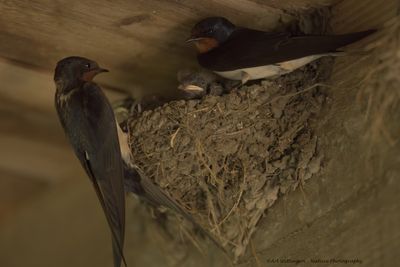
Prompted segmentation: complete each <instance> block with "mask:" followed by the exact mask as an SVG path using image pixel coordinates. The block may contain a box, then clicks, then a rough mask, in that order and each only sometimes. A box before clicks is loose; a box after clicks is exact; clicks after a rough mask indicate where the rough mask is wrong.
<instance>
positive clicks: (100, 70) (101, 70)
mask: <svg viewBox="0 0 400 267" xmlns="http://www.w3.org/2000/svg"><path fill="white" fill-rule="evenodd" d="M95 70H96V72H97V73H102V72H110V71H109V70H108V69H103V68H97V69H95Z"/></svg>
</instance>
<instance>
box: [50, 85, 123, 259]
mask: <svg viewBox="0 0 400 267" xmlns="http://www.w3.org/2000/svg"><path fill="white" fill-rule="evenodd" d="M56 107H57V111H58V114H59V117H60V120H61V123H62V125H63V127H64V130H65V132H66V134H67V136H68V138H69V140H70V142H71V144H72V146H73V148H74V150H75V153H76V155H77V157H78V158H79V160H80V162H81V164H82V166H83V167H84V169H85V171H86V173H87V174H88V176H89V178H90V180H91V181H92V183H93V186H94V189H95V191H96V194H97V196H98V198H99V201H100V203H101V206H102V208H103V210H104V213H105V215H106V218H107V221H108V224H109V226H110V229H111V233H112V240H113V251H114V266H116V267H119V266H120V265H121V259H122V260H124V262H125V259H124V256H123V252H122V249H123V244H124V232H125V192H124V187H123V178H124V176H123V175H124V174H123V163H122V159H121V152H120V147H119V142H118V135H117V129H116V122H115V118H114V113H113V110H112V108H111V106H110V104H109V103H108V101H107V99H106V97H105V96H104V94H103V92H102V91H101V90H100V88H99V87H98V86H97V85H96V84H94V83H86V84H85V85H84V87H83V88H80V89H77V90H75V91H74V92H72V93H71V94H70V95H69V97H68V98H67V100H66V101H65V102H64V103H63V102H60V101H57V102H56ZM125 265H126V263H125Z"/></svg>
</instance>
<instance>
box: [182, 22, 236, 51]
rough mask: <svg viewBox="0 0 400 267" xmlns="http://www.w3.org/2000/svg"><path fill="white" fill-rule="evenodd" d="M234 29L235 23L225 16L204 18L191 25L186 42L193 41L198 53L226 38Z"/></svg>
mask: <svg viewBox="0 0 400 267" xmlns="http://www.w3.org/2000/svg"><path fill="white" fill-rule="evenodd" d="M235 29H236V27H235V25H234V24H233V23H232V22H230V21H229V20H227V19H226V18H223V17H209V18H205V19H203V20H201V21H200V22H198V23H197V24H196V25H195V26H194V27H193V29H192V32H191V35H190V38H189V39H188V40H187V42H193V43H194V44H195V45H196V47H197V49H198V50H199V52H200V53H205V52H208V51H209V50H211V49H213V48H215V47H217V46H219V45H220V44H222V43H223V42H225V41H226V40H228V38H229V36H230V35H231V34H232V32H233V31H234V30H235Z"/></svg>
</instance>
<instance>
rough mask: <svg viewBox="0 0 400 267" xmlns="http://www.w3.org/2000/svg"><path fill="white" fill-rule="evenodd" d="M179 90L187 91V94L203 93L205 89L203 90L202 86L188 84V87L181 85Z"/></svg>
mask: <svg viewBox="0 0 400 267" xmlns="http://www.w3.org/2000/svg"><path fill="white" fill-rule="evenodd" d="M178 89H179V90H182V91H185V92H203V91H204V89H203V88H201V87H200V86H197V85H194V84H188V85H183V84H181V85H179V86H178Z"/></svg>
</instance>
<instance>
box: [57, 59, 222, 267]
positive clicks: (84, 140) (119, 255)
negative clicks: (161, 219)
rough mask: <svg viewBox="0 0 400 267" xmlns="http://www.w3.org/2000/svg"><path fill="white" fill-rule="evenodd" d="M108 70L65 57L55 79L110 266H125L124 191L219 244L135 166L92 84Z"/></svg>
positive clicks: (109, 111)
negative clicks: (100, 218)
mask: <svg viewBox="0 0 400 267" xmlns="http://www.w3.org/2000/svg"><path fill="white" fill-rule="evenodd" d="M106 71H107V70H105V69H102V68H100V67H99V65H98V64H97V63H96V62H94V61H92V60H89V59H86V58H82V57H67V58H64V59H62V60H61V61H59V62H58V64H57V67H56V70H55V75H54V81H55V83H56V96H55V104H56V109H57V113H58V116H59V119H60V122H61V125H62V126H63V128H64V131H65V133H66V135H67V137H68V139H69V141H70V143H71V145H72V147H73V148H74V151H75V154H76V156H77V157H78V159H79V160H80V162H81V164H82V166H83V168H84V169H85V171H86V173H87V175H88V176H89V178H90V180H91V182H92V184H93V186H94V188H95V191H96V194H97V197H98V198H99V201H100V203H101V206H102V208H103V211H104V213H105V215H106V218H107V221H108V224H109V227H110V229H111V234H112V240H113V253H114V266H115V267H119V266H120V265H121V261H123V262H124V264H125V266H126V261H125V257H124V254H123V245H124V232H125V191H126V192H130V193H134V194H136V195H138V196H139V197H141V198H142V199H143V200H145V201H147V202H148V203H149V204H151V205H153V206H154V207H159V206H165V207H167V208H170V209H172V210H173V211H175V212H177V213H179V214H181V215H182V216H183V217H184V218H185V219H187V220H189V221H191V222H192V223H193V224H194V225H195V226H196V227H198V228H199V230H200V231H201V232H203V233H204V234H206V235H207V236H208V237H209V238H210V239H211V240H212V241H213V242H214V243H215V244H216V245H217V246H219V247H220V248H222V247H221V246H220V245H219V243H218V242H217V241H216V240H215V239H213V238H212V237H211V235H210V234H209V233H208V232H206V231H205V230H204V229H203V228H202V227H201V226H200V225H199V224H197V223H196V222H195V221H194V219H193V217H192V216H191V215H190V214H188V213H187V212H186V211H185V210H184V209H183V208H182V207H181V206H180V205H179V204H178V203H177V202H176V201H174V200H173V199H172V198H171V197H169V196H168V195H167V194H165V193H164V192H163V191H162V190H161V188H160V187H158V186H157V185H156V184H154V183H153V182H152V181H151V180H150V179H149V178H147V177H146V176H145V175H144V174H143V172H141V170H140V169H139V168H138V167H137V166H136V165H135V164H134V162H133V160H132V154H131V150H130V146H129V142H128V135H127V134H126V133H125V132H124V131H123V130H122V129H121V127H120V125H119V124H118V122H117V121H116V118H115V115H114V112H113V109H112V107H111V105H110V103H109V102H108V100H107V98H106V97H105V95H104V93H103V92H102V90H101V89H100V87H99V86H98V85H97V84H95V83H94V82H92V79H93V78H94V77H95V76H96V75H97V74H99V73H101V72H106Z"/></svg>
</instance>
